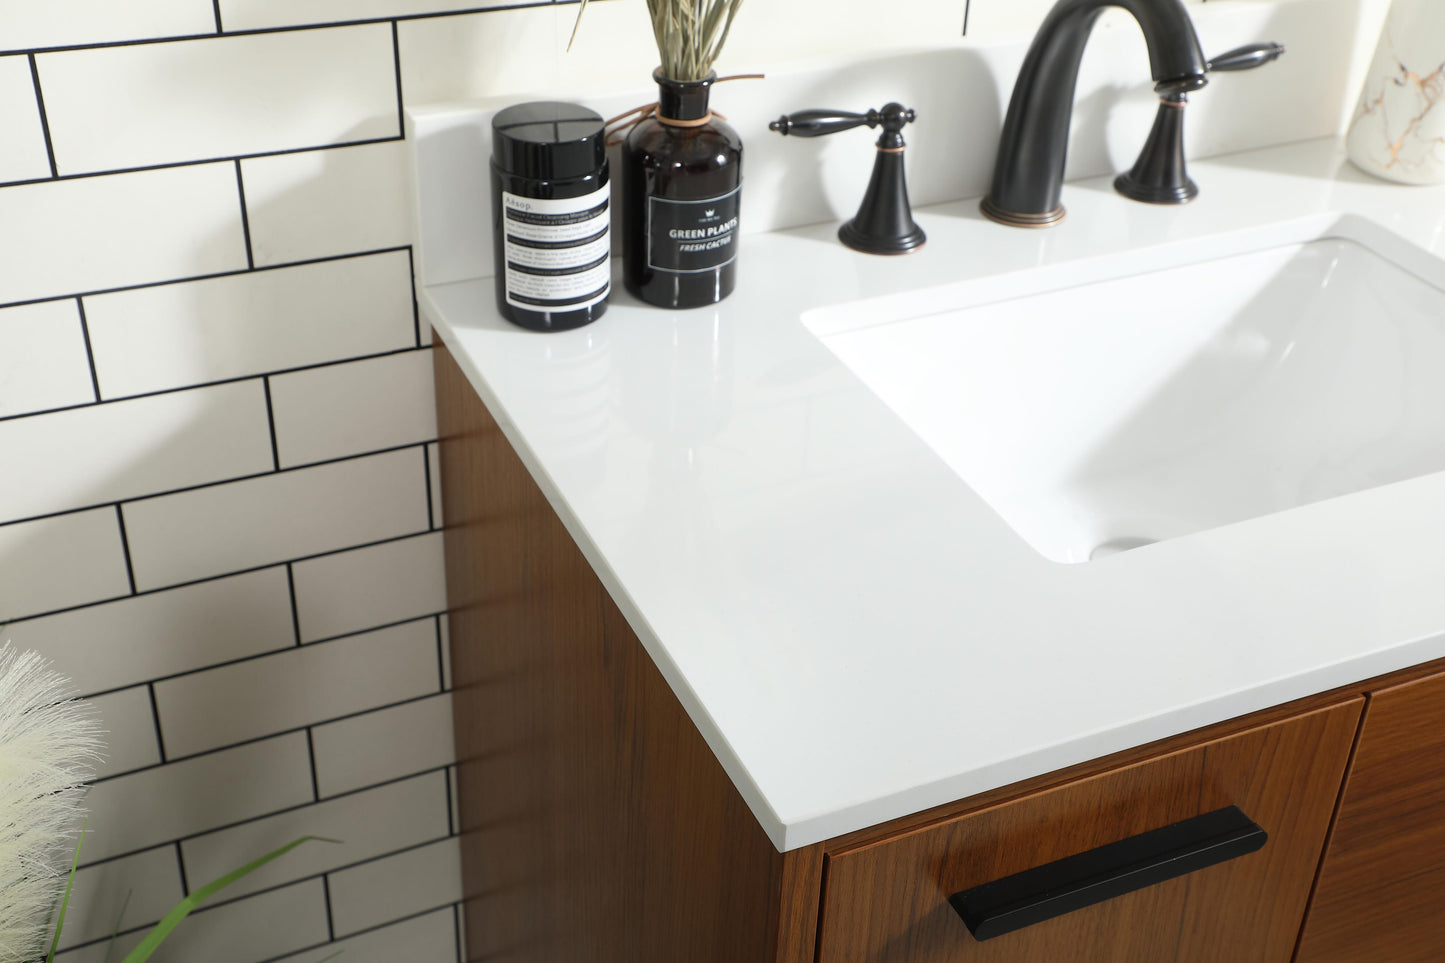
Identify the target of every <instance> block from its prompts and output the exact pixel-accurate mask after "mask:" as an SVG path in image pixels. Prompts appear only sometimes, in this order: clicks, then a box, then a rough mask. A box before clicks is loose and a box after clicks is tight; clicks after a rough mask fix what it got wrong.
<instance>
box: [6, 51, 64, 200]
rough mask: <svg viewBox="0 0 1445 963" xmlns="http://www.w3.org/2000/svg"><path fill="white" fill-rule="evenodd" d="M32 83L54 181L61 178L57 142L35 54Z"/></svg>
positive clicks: (31, 72) (31, 73)
mask: <svg viewBox="0 0 1445 963" xmlns="http://www.w3.org/2000/svg"><path fill="white" fill-rule="evenodd" d="M30 81H31V83H32V84H34V85H35V107H36V109H37V110H38V111H40V132H41V133H42V134H44V135H45V156H46V157H48V158H49V159H50V178H51V179H52V180H53V179H54V178H56V177H59V176H60V171H59V169H58V168H57V167H56V166H55V141H53V140H52V139H51V137H50V115H49V114H47V113H46V112H45V94H43V93H42V92H41V90H40V67H39V65H38V64H36V62H35V54H33V53H32V54H30ZM16 183H20V184H24V183H26V182H25V181H17V182H16ZM42 183H43V181H42ZM7 186H11V185H7Z"/></svg>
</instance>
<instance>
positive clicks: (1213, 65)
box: [1207, 42, 1284, 73]
mask: <svg viewBox="0 0 1445 963" xmlns="http://www.w3.org/2000/svg"><path fill="white" fill-rule="evenodd" d="M1283 53H1284V44H1282V43H1273V42H1269V43H1252V44H1247V45H1245V46H1243V47H1235V48H1234V49H1233V50H1229V51H1226V52H1225V53H1222V54H1220V55H1219V56H1218V57H1215V58H1214V59H1213V60H1211V61H1209V63H1208V64H1207V69H1208V70H1209V72H1210V73H1215V72H1217V71H1221V70H1225V71H1228V70H1253V69H1254V68H1255V67H1263V66H1264V65H1265V64H1267V63H1269V62H1270V61H1271V60H1278V59H1279V58H1280V56H1281V55H1282V54H1283Z"/></svg>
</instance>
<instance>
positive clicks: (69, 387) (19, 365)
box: [0, 121, 95, 417]
mask: <svg viewBox="0 0 1445 963" xmlns="http://www.w3.org/2000/svg"><path fill="white" fill-rule="evenodd" d="M0 123H3V121H0ZM0 129H3V127H0ZM94 400H95V387H94V385H92V383H91V380H90V362H89V361H88V360H87V359H86V355H85V335H84V334H83V333H82V332H81V327H80V312H79V311H78V310H77V309H76V305H75V301H73V300H70V299H67V300H64V301H42V302H41V303H39V304H31V305H26V306H25V307H20V308H6V309H4V310H0V417H4V416H6V415H19V414H25V413H26V412H31V411H44V410H46V409H47V408H64V407H66V406H68V405H83V404H85V403H86V402H90V401H94Z"/></svg>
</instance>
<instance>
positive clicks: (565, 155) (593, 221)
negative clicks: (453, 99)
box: [492, 101, 612, 331]
mask: <svg viewBox="0 0 1445 963" xmlns="http://www.w3.org/2000/svg"><path fill="white" fill-rule="evenodd" d="M608 194H609V191H608V186H607V138H606V135H605V134H604V132H603V123H602V118H601V116H599V115H598V114H596V113H595V112H593V111H590V110H588V109H587V108H585V107H579V106H577V105H576V104H564V103H557V102H553V101H539V102H536V103H530V104H517V105H516V106H513V107H508V108H506V109H505V110H502V111H499V112H498V113H497V114H496V116H495V117H493V118H492V242H493V247H494V249H495V255H494V260H495V264H496V270H497V280H496V285H497V310H499V311H500V312H501V313H502V316H503V317H505V318H507V319H508V320H509V321H511V322H513V323H514V324H518V325H521V326H522V327H524V328H530V329H531V330H533V331H565V330H567V329H568V328H579V327H581V326H582V325H584V324H590V323H592V322H593V321H596V320H597V319H598V318H600V317H602V314H603V312H605V311H606V310H607V295H608V293H609V292H610V291H611V288H612V268H611V264H610V260H609V259H610V257H611V249H612V243H611V231H610V225H611V207H610V203H609V198H608Z"/></svg>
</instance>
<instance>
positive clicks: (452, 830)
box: [445, 766, 457, 836]
mask: <svg viewBox="0 0 1445 963" xmlns="http://www.w3.org/2000/svg"><path fill="white" fill-rule="evenodd" d="M445 775H446V777H447V834H448V835H450V836H455V835H456V834H457V819H456V813H454V812H453V811H452V767H451V766H447V768H446V770H445Z"/></svg>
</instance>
